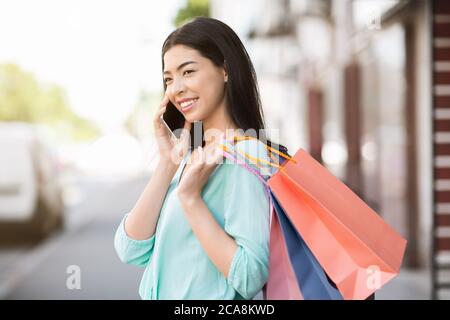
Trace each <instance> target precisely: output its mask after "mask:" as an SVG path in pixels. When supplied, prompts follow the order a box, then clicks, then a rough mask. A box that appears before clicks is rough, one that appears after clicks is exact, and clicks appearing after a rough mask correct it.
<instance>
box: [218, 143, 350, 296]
mask: <svg viewBox="0 0 450 320" xmlns="http://www.w3.org/2000/svg"><path fill="white" fill-rule="evenodd" d="M230 150H233V148H232V147H231V146H230V145H228V151H230ZM233 151H235V150H233ZM226 157H227V158H229V159H231V160H233V161H234V162H236V163H239V162H238V158H240V159H239V160H242V162H240V165H241V166H243V167H244V168H246V169H247V170H248V171H250V172H251V173H253V174H255V175H256V176H257V177H258V178H259V179H260V180H261V181H262V182H263V184H264V185H265V186H266V187H267V183H266V181H265V180H264V177H263V176H262V175H261V174H260V173H261V171H258V172H257V170H256V169H257V168H251V167H252V166H251V163H250V162H248V161H245V160H246V158H245V157H240V156H239V155H238V154H237V153H236V152H231V153H226ZM283 161H284V160H283V159H278V162H281V163H282V162H283ZM266 178H267V177H266ZM268 196H269V197H270V200H271V214H272V215H273V217H272V223H271V233H270V259H269V279H268V282H267V285H266V286H265V289H264V290H263V292H264V293H265V298H266V299H268V300H272V299H298V298H299V296H300V295H301V296H302V297H303V298H305V299H321V300H323V299H327V300H328V299H333V300H336V299H342V296H341V294H340V293H339V291H338V290H337V288H336V287H335V286H334V284H332V283H331V282H329V280H328V278H327V276H326V274H325V272H324V271H323V269H322V267H321V266H320V265H319V263H318V262H317V259H315V257H314V256H313V254H312V253H311V252H310V250H309V249H308V247H307V246H306V244H305V242H304V241H303V239H302V238H301V236H300V235H299V234H298V232H296V230H295V229H294V227H293V226H292V224H291V223H290V221H289V219H288V218H287V217H286V215H285V213H284V211H283V209H282V208H281V206H280V205H279V203H278V201H277V200H276V198H275V197H274V195H273V194H272V193H271V192H270V191H268Z"/></svg>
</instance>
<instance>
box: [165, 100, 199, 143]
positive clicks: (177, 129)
mask: <svg viewBox="0 0 450 320" xmlns="http://www.w3.org/2000/svg"><path fill="white" fill-rule="evenodd" d="M161 118H162V120H163V122H164V123H165V124H166V126H167V128H168V129H169V131H170V132H171V133H172V134H173V135H174V136H175V137H176V138H178V139H179V138H180V135H181V129H183V128H184V122H185V121H186V119H185V118H184V115H183V114H182V113H181V112H180V111H178V109H177V108H176V107H175V106H174V105H173V104H172V102H170V101H169V102H168V103H167V107H166V111H165V112H164V114H163V115H162V117H161ZM190 134H191V148H193V149H195V148H197V147H199V146H202V147H204V146H205V142H204V136H203V123H202V122H201V121H196V122H194V123H193V125H192V126H191V132H190Z"/></svg>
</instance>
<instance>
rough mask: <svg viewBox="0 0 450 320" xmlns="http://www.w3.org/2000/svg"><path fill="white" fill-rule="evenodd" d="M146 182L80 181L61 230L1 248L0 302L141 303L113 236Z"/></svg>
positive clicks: (418, 287)
mask: <svg viewBox="0 0 450 320" xmlns="http://www.w3.org/2000/svg"><path fill="white" fill-rule="evenodd" d="M147 181H148V177H143V178H139V179H134V180H133V179H132V180H122V181H115V180H92V179H87V180H86V179H82V180H80V181H79V182H78V183H77V187H78V190H80V191H81V196H82V198H81V199H80V204H79V205H75V206H73V207H70V208H68V210H67V213H66V215H67V228H66V229H65V230H64V231H63V232H61V233H59V234H56V235H54V236H53V237H51V238H50V239H48V240H46V241H45V242H44V243H41V244H40V245H38V246H36V247H34V248H10V249H4V248H3V249H0V299H140V297H139V295H138V286H139V281H140V278H141V275H142V273H143V269H141V268H138V267H134V266H129V265H124V264H122V263H121V262H120V261H119V259H118V258H117V256H116V254H115V251H114V247H113V237H114V233H115V230H116V228H117V226H118V224H119V222H120V220H121V218H122V216H123V215H124V213H126V211H127V210H129V209H130V208H131V207H132V206H133V204H134V203H135V201H136V200H137V199H138V197H139V195H140V193H141V192H142V190H143V188H144V186H145V184H146V183H147ZM71 265H76V266H79V268H80V271H81V289H79V290H78V289H73V290H70V289H68V288H67V286H66V281H67V279H68V277H70V275H69V274H68V273H67V268H68V267H69V266H71ZM429 283H430V278H429V274H428V273H427V272H426V271H419V272H413V271H408V270H404V271H402V272H401V273H400V276H398V277H397V278H396V279H394V280H393V281H392V282H391V283H389V284H387V285H386V286H385V287H384V288H382V289H381V290H380V291H379V292H378V293H377V299H429V297H430V295H429Z"/></svg>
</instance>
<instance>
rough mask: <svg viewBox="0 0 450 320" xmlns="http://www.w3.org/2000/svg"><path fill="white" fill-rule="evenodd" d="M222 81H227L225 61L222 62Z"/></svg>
mask: <svg viewBox="0 0 450 320" xmlns="http://www.w3.org/2000/svg"><path fill="white" fill-rule="evenodd" d="M223 81H225V82H228V72H227V61H226V60H224V62H223Z"/></svg>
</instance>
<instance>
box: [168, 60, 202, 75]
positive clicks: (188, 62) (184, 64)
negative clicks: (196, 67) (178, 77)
mask: <svg viewBox="0 0 450 320" xmlns="http://www.w3.org/2000/svg"><path fill="white" fill-rule="evenodd" d="M191 63H197V62H195V61H186V62H183V63H182V64H180V65H179V66H178V67H177V71H178V70H180V69H181V68H183V67H184V66H186V65H188V64H191ZM166 73H170V71H167V70H166V71H164V74H166Z"/></svg>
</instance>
